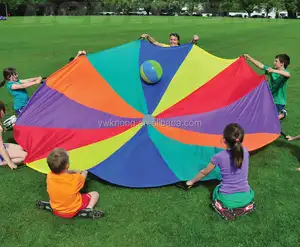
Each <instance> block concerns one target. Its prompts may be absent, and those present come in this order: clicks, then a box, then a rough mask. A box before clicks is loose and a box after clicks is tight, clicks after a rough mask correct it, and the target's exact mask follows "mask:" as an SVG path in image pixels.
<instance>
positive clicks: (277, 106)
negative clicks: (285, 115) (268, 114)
mask: <svg viewBox="0 0 300 247" xmlns="http://www.w3.org/2000/svg"><path fill="white" fill-rule="evenodd" d="M276 109H277V113H278V114H280V113H281V112H282V110H285V105H279V104H276Z"/></svg>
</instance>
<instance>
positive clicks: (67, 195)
mask: <svg viewBox="0 0 300 247" xmlns="http://www.w3.org/2000/svg"><path fill="white" fill-rule="evenodd" d="M47 163H48V166H49V168H50V170H51V172H50V173H49V174H48V175H47V192H48V194H49V198H50V203H49V202H43V201H38V202H37V206H38V207H39V208H42V209H48V210H50V211H52V212H53V213H54V214H55V215H57V216H60V217H62V218H72V217H74V216H77V215H78V216H82V217H91V218H93V219H96V218H100V217H102V216H103V215H104V213H103V212H102V211H97V210H94V209H93V208H94V206H95V204H96V203H97V201H98V199H99V194H98V192H96V191H92V192H89V193H87V194H81V193H80V192H79V191H80V190H81V189H82V188H83V186H84V183H85V179H86V176H87V171H70V170H69V166H70V163H69V156H68V153H67V152H66V151H65V150H64V149H60V148H56V149H54V150H52V152H51V153H50V154H49V156H48V157H47Z"/></svg>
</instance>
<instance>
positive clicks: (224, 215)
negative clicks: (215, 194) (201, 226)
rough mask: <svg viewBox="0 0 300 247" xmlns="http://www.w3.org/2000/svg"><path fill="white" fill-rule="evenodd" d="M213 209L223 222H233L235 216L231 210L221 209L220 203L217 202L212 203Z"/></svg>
mask: <svg viewBox="0 0 300 247" xmlns="http://www.w3.org/2000/svg"><path fill="white" fill-rule="evenodd" d="M212 206H213V208H214V209H215V210H216V211H217V213H218V214H220V215H221V216H222V218H223V219H224V220H234V219H235V214H234V213H233V211H232V210H231V209H228V208H225V207H223V205H222V203H221V202H220V201H218V200H215V201H214V202H213V203H212Z"/></svg>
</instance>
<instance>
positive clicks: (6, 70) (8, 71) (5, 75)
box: [0, 68, 17, 87]
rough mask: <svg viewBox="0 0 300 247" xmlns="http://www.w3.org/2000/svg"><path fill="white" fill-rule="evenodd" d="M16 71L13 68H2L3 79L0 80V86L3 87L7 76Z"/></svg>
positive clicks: (7, 78) (14, 73)
mask: <svg viewBox="0 0 300 247" xmlns="http://www.w3.org/2000/svg"><path fill="white" fill-rule="evenodd" d="M16 74H17V71H16V69H15V68H6V69H4V70H3V80H2V81H1V82H0V87H3V86H4V85H5V83H6V81H7V80H9V78H10V77H11V76H12V75H16Z"/></svg>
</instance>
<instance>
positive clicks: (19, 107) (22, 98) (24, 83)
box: [0, 68, 42, 116]
mask: <svg viewBox="0 0 300 247" xmlns="http://www.w3.org/2000/svg"><path fill="white" fill-rule="evenodd" d="M3 78H4V79H3V81H2V82H1V83H0V87H3V86H4V85H5V84H6V83H7V85H6V87H7V88H8V91H9V93H10V94H11V95H12V97H13V101H14V110H15V114H16V115H17V116H18V115H19V114H20V113H21V112H22V111H23V109H24V108H25V106H26V104H27V103H28V101H29V95H28V93H27V91H26V88H29V87H31V86H33V85H36V84H40V83H41V82H42V77H36V78H29V79H26V80H20V79H19V77H18V73H17V71H16V69H14V68H6V69H4V70H3Z"/></svg>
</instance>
